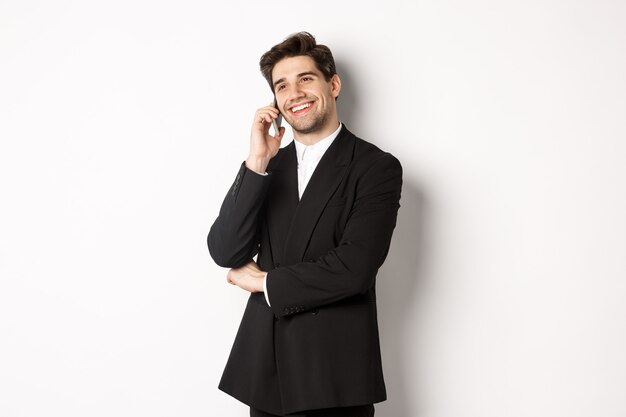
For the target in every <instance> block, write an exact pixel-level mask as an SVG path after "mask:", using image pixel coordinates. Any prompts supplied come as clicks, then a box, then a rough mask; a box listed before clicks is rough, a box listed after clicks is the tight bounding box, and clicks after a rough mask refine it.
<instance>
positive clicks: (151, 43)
mask: <svg viewBox="0 0 626 417" xmlns="http://www.w3.org/2000/svg"><path fill="white" fill-rule="evenodd" d="M625 21H626V3H624V2H622V1H619V0H614V1H598V0H595V1H591V0H581V1H565V0H561V1H546V0H530V1H523V2H522V1H489V0H483V1H460V0H457V1H452V0H448V1H445V0H444V1H387V2H384V4H383V2H379V1H376V2H374V1H363V0H360V1H318V2H313V3H306V4H305V3H299V2H293V1H272V2H255V1H250V2H242V1H228V2H206V1H199V0H198V1H147V0H124V1H107V2H104V1H100V2H97V1H54V2H47V1H38V2H36V1H7V0H3V1H1V2H0V138H1V148H0V197H1V199H2V200H1V204H0V213H1V216H0V337H1V340H0V415H2V416H3V417H4V416H6V417H21V416H63V417H74V416H75V417H84V416H89V417H98V416H102V417H105V416H106V417H109V416H124V417H125V416H129V417H130V416H132V417H136V416H153V417H157V416H163V417H166V416H237V417H244V416H247V415H248V409H247V407H246V406H244V405H243V404H241V403H239V402H237V401H236V400H234V399H232V398H231V397H229V396H227V395H226V394H224V393H222V392H221V391H219V390H218V389H217V384H218V382H219V378H220V376H221V373H222V370H223V366H224V364H225V362H226V359H227V357H228V354H229V351H230V347H231V344H232V342H233V339H234V336H235V332H236V330H237V326H238V324H239V321H240V319H241V315H242V312H243V308H244V305H245V303H246V300H247V293H245V292H244V291H242V290H240V289H239V288H237V287H234V286H231V285H229V284H227V283H226V272H227V271H226V270H225V269H222V268H220V267H217V266H216V265H215V264H214V263H213V262H212V260H211V259H210V257H209V253H208V251H207V248H206V234H207V232H208V230H209V227H210V225H211V223H212V222H213V220H214V219H215V217H216V215H217V213H218V210H219V207H220V204H221V202H222V199H223V196H224V195H225V193H226V192H227V190H228V188H229V187H230V185H231V183H232V181H233V180H234V176H235V174H236V172H237V170H238V167H239V164H241V162H242V161H243V160H244V159H245V158H246V156H247V152H248V142H249V131H250V124H251V122H252V117H253V114H254V111H255V110H256V109H257V108H258V107H261V106H264V105H266V104H269V102H270V101H271V100H272V95H271V93H270V90H269V88H268V86H267V85H266V82H265V80H264V79H263V78H262V77H261V75H260V72H259V69H258V60H259V57H260V56H261V54H262V53H263V52H265V51H266V50H267V49H269V47H271V46H272V45H274V44H276V43H278V42H280V41H281V40H283V39H284V38H285V37H286V36H287V35H289V34H291V33H293V32H296V31H300V30H307V31H309V32H311V33H313V34H314V35H315V36H316V37H317V39H318V41H319V42H320V43H323V44H327V45H329V46H330V47H331V49H332V50H333V52H334V55H335V58H336V61H337V66H338V71H339V73H340V76H341V77H342V79H343V91H342V94H341V97H340V98H339V112H340V119H341V120H342V121H343V122H344V123H345V124H346V125H347V126H348V127H349V128H350V129H351V130H352V131H353V132H354V133H355V134H357V135H358V136H360V137H362V138H364V139H366V140H369V141H371V142H373V143H374V144H376V145H378V146H379V147H381V148H382V149H384V150H386V151H389V152H391V153H393V154H394V155H395V156H397V157H398V158H399V159H400V161H401V162H402V164H403V167H404V185H403V196H402V201H401V204H402V207H401V209H400V212H399V218H398V226H397V228H396V231H395V235H394V239H393V242H392V246H391V250H390V253H389V256H388V258H387V262H386V263H385V265H384V266H383V268H382V269H381V270H380V273H379V276H378V282H377V289H378V294H379V300H378V306H379V324H380V328H381V343H382V350H383V366H384V369H385V377H386V383H387V389H388V401H386V402H384V403H381V404H379V405H377V406H376V408H377V416H380V417H502V416H506V417H557V416H558V417H560V416H566V417H588V416H601V417H623V416H624V415H626V401H625V400H624V393H625V392H626V355H625V354H624V352H626V323H625V318H626V307H625V300H626V279H625V278H626V214H625V213H626V163H625V162H626V140H625V139H626V123H625V116H626V77H625V74H626V54H625V53H624V45H625V44H626V26H625V25H624V22H625ZM291 137H292V136H291V134H290V132H288V133H287V137H286V139H285V144H287V143H288V142H289V141H290V140H291Z"/></svg>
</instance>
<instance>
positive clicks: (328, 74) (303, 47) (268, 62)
mask: <svg viewBox="0 0 626 417" xmlns="http://www.w3.org/2000/svg"><path fill="white" fill-rule="evenodd" d="M301 55H306V56H310V57H311V58H313V61H315V66H316V67H317V69H318V70H320V71H321V72H322V74H324V78H325V79H326V81H330V79H331V78H332V76H333V75H335V74H336V73H337V70H336V68H335V60H334V59H333V54H332V53H331V52H330V49H329V48H328V47H327V46H326V45H318V44H317V42H315V37H314V36H313V35H311V34H310V33H308V32H298V33H294V34H293V35H290V36H289V37H288V38H287V39H285V40H284V41H282V42H281V43H279V44H278V45H274V46H273V47H272V49H270V50H269V51H267V52H266V53H264V54H263V56H262V57H261V61H259V66H260V67H261V73H262V74H263V77H265V79H266V80H267V82H268V83H269V85H270V88H271V89H272V91H274V86H273V85H272V82H273V81H272V70H273V69H274V65H276V63H277V62H278V61H280V60H281V59H283V58H291V57H294V56H301Z"/></svg>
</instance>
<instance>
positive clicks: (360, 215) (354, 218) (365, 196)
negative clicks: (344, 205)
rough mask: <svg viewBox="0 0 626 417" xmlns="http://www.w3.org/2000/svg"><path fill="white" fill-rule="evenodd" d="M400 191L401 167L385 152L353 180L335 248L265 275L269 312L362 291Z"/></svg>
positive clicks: (281, 313)
mask: <svg viewBox="0 0 626 417" xmlns="http://www.w3.org/2000/svg"><path fill="white" fill-rule="evenodd" d="M401 188H402V166H401V165H400V162H399V161H398V160H397V159H396V158H395V157H393V156H392V155H391V154H384V155H383V156H382V157H381V158H379V159H378V160H376V161H375V162H374V163H373V164H372V165H371V167H370V168H369V169H368V170H367V171H366V172H365V173H364V174H363V175H362V178H360V179H359V181H358V185H357V190H356V198H355V201H354V204H353V207H352V209H351V211H350V215H349V217H348V221H347V223H346V226H345V229H344V233H343V235H342V237H341V240H340V242H339V244H338V246H337V247H335V248H333V249H332V250H331V251H329V252H328V253H326V254H325V255H323V256H321V257H320V258H318V259H317V260H315V261H313V262H300V263H297V264H293V265H288V266H281V267H279V268H276V269H273V270H271V271H269V273H268V275H267V277H266V279H267V282H266V285H267V291H268V293H269V294H270V296H271V301H272V304H271V308H272V310H273V312H274V315H275V316H276V317H279V318H280V317H285V316H288V315H291V314H295V313H300V312H303V311H306V310H310V309H313V308H316V307H319V306H323V305H325V304H330V303H333V302H336V301H339V300H341V299H344V298H348V297H350V296H354V295H357V294H362V293H365V292H366V291H368V290H369V289H370V288H371V287H372V286H373V285H374V283H375V279H376V274H377V272H378V269H379V268H380V266H381V265H382V264H383V261H384V260H385V258H386V257H387V252H388V251H389V245H390V242H391V236H392V233H393V229H394V228H395V225H396V218H397V213H398V209H399V207H400V203H399V202H400V193H401Z"/></svg>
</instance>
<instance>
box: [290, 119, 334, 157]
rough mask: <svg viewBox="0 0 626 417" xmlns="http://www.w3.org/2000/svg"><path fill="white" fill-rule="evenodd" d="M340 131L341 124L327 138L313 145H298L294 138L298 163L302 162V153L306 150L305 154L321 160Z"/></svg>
mask: <svg viewBox="0 0 626 417" xmlns="http://www.w3.org/2000/svg"><path fill="white" fill-rule="evenodd" d="M340 130H341V123H339V127H338V128H337V130H335V131H334V132H333V133H331V134H330V135H329V136H327V137H325V138H324V139H322V140H320V141H319V142H316V143H314V144H313V145H309V146H307V145H305V144H304V143H300V142H298V141H297V140H296V139H295V138H294V140H293V141H294V142H295V144H296V154H297V156H298V161H299V162H302V158H303V156H304V151H305V150H306V152H307V153H308V152H313V153H314V154H315V155H316V156H317V158H318V159H319V158H321V157H322V155H324V153H325V152H326V150H327V149H328V148H329V147H330V145H331V144H332V143H333V141H334V140H335V138H336V137H337V135H339V131H340Z"/></svg>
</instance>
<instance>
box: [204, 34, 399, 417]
mask: <svg viewBox="0 0 626 417" xmlns="http://www.w3.org/2000/svg"><path fill="white" fill-rule="evenodd" d="M260 66H261V72H262V73H263V75H264V76H265V78H266V79H267V81H268V82H269V85H270V87H271V89H272V91H273V92H274V94H275V98H276V102H277V107H278V108H275V107H274V106H271V105H270V106H266V107H262V108H260V109H258V110H257V111H256V113H255V115H254V120H253V123H252V131H251V136H250V153H249V155H248V158H247V159H246V161H245V162H244V163H243V164H242V165H241V167H240V169H239V173H238V174H237V176H236V178H235V181H234V183H233V185H232V187H231V188H230V190H229V192H228V193H227V195H226V198H225V199H224V202H223V203H222V207H221V209H220V213H219V216H218V218H217V219H216V220H215V223H214V224H213V226H212V227H211V230H210V232H209V236H208V239H207V240H208V246H209V251H210V253H211V256H212V257H213V259H214V260H215V262H216V263H217V264H218V265H220V266H223V267H226V268H232V269H230V271H229V272H228V274H227V280H228V282H229V283H231V284H233V285H237V286H239V287H240V288H242V289H243V290H245V291H249V292H250V298H249V299H248V303H247V306H246V309H245V312H244V314H243V318H242V320H241V324H240V327H239V331H238V333H237V336H236V338H235V342H234V345H233V348H232V351H231V354H230V357H229V359H228V362H227V364H226V369H225V370H224V373H223V376H222V379H221V381H220V384H219V388H220V389H221V390H223V391H224V392H226V393H228V394H230V395H232V396H233V397H235V398H237V399H239V400H240V401H242V402H243V403H245V404H247V405H249V406H250V415H251V416H252V417H272V416H284V415H292V416H306V417H311V416H317V417H331V416H332V417H338V416H343V417H347V416H351V417H365V416H368V417H369V416H373V415H374V406H373V404H374V403H377V402H381V401H384V400H385V399H386V391H385V383H384V380H383V373H382V364H381V355H380V345H379V339H378V325H377V313H376V291H375V282H376V274H377V271H378V269H379V267H380V266H381V265H382V263H383V261H384V259H385V257H386V256H387V251H388V249H389V243H390V241H391V236H392V232H393V229H394V227H395V224H396V215H397V211H398V208H399V207H400V205H399V200H400V190H401V186H402V168H401V165H400V163H399V162H398V160H397V159H396V158H394V157H393V156H392V155H391V154H389V153H385V152H383V151H381V150H380V149H378V148H377V147H376V146H374V145H372V144H370V143H368V142H366V141H364V140H362V139H359V138H357V137H356V136H354V135H353V134H352V133H350V131H348V129H347V128H346V126H345V125H343V124H341V123H340V122H339V119H338V116H337V107H336V100H337V98H338V97H339V93H340V91H341V80H340V78H339V75H338V74H337V72H336V70H335V63H334V60H333V56H332V54H331V51H330V50H329V49H328V48H327V47H326V46H324V45H318V44H316V42H315V38H314V37H313V36H312V35H310V34H309V33H306V32H301V33H297V34H294V35H292V36H290V37H288V38H287V39H286V40H285V41H283V42H282V43H280V44H278V45H276V46H274V47H273V48H272V49H271V50H269V51H268V52H266V53H265V54H264V55H263V57H262V58H261V62H260ZM279 112H280V113H282V115H283V116H284V118H285V120H286V121H287V122H288V123H289V124H290V125H291V127H292V130H293V133H294V141H293V142H291V143H290V144H289V145H288V146H286V147H284V148H282V149H280V143H281V141H282V138H283V135H284V132H285V129H284V128H282V127H281V128H280V130H279V132H275V135H272V134H270V133H269V132H270V130H269V129H270V126H271V124H272V121H273V120H275V119H277V118H278V115H279ZM255 255H258V257H257V261H256V262H254V261H253V257H254V256H255Z"/></svg>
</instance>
